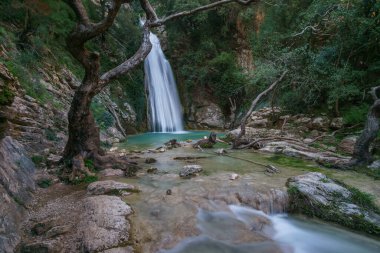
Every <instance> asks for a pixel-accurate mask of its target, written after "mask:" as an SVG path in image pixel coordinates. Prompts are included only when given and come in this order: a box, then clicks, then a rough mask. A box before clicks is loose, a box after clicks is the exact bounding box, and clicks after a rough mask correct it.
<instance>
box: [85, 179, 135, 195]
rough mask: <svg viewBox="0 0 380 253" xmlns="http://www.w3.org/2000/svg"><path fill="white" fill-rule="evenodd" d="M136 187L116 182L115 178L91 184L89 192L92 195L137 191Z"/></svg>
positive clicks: (88, 188)
mask: <svg viewBox="0 0 380 253" xmlns="http://www.w3.org/2000/svg"><path fill="white" fill-rule="evenodd" d="M136 190H137V189H136V187H135V186H133V185H130V184H126V183H121V182H116V181H113V180H106V181H97V182H93V183H91V184H89V186H88V187H87V193H88V194H90V195H103V194H116V195H121V194H124V193H128V192H132V191H136Z"/></svg>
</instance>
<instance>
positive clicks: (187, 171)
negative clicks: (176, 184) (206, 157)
mask: <svg viewBox="0 0 380 253" xmlns="http://www.w3.org/2000/svg"><path fill="white" fill-rule="evenodd" d="M202 170H203V169H202V166H200V165H196V164H192V165H185V166H183V168H182V169H181V171H180V172H179V176H180V177H191V176H196V174H197V173H199V172H201V171H202Z"/></svg>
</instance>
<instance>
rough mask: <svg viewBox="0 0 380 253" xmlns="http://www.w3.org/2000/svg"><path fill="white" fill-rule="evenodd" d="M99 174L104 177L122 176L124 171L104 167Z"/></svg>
mask: <svg viewBox="0 0 380 253" xmlns="http://www.w3.org/2000/svg"><path fill="white" fill-rule="evenodd" d="M100 174H101V175H102V176H104V177H115V176H117V177H121V176H124V171H122V170H120V169H105V170H102V171H101V172H100Z"/></svg>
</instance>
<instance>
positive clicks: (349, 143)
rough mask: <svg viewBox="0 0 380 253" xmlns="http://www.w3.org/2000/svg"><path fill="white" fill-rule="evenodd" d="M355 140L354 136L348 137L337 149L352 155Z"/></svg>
mask: <svg viewBox="0 0 380 253" xmlns="http://www.w3.org/2000/svg"><path fill="white" fill-rule="evenodd" d="M356 140H357V137H356V136H348V137H346V138H344V139H343V140H342V141H341V142H340V143H339V145H338V149H339V150H340V151H342V152H344V153H347V154H350V155H352V153H353V152H354V147H355V143H356Z"/></svg>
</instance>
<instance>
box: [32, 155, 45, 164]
mask: <svg viewBox="0 0 380 253" xmlns="http://www.w3.org/2000/svg"><path fill="white" fill-rule="evenodd" d="M31 159H32V161H33V163H34V164H35V165H37V166H40V165H41V164H42V163H44V162H45V160H46V159H45V157H43V156H40V155H35V156H32V157H31Z"/></svg>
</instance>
